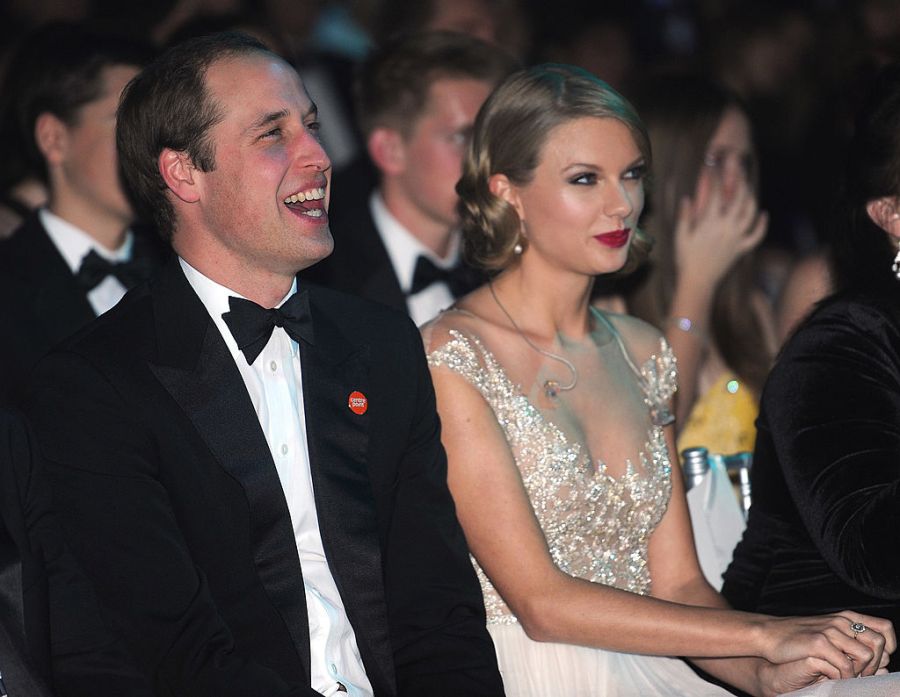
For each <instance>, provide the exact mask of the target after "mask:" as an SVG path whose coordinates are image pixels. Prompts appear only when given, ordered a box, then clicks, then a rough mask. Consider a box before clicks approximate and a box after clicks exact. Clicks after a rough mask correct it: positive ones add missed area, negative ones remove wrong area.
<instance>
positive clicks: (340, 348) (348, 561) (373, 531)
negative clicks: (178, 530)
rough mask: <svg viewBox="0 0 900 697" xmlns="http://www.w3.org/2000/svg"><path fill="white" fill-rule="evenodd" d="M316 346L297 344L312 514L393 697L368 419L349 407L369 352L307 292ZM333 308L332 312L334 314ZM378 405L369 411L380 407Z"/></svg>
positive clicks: (376, 683) (378, 674) (382, 686)
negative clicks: (316, 518)
mask: <svg viewBox="0 0 900 697" xmlns="http://www.w3.org/2000/svg"><path fill="white" fill-rule="evenodd" d="M310 290H311V293H310V307H311V312H312V314H313V322H314V325H315V332H316V334H315V345H309V344H306V343H302V342H301V344H300V356H301V362H302V370H303V401H304V409H305V412H306V423H307V440H308V443H309V458H310V465H311V470H312V479H313V487H314V490H315V497H316V510H317V513H318V518H319V528H320V530H321V534H322V543H323V545H324V548H325V554H326V557H327V558H328V563H329V567H330V569H331V572H332V575H333V576H334V579H335V582H336V584H337V587H338V590H339V591H340V594H341V599H342V600H343V603H344V607H345V608H346V610H347V615H348V617H349V618H350V622H351V624H352V625H353V627H354V629H355V631H356V638H357V642H358V645H359V649H360V652H361V654H362V656H363V660H364V662H365V665H366V672H367V674H368V676H369V679H370V680H371V682H372V685H373V687H374V688H375V691H376V693H383V694H393V693H394V692H395V689H396V688H395V679H394V674H393V671H392V670H391V668H390V666H392V665H393V657H392V653H393V652H392V649H391V645H390V637H389V633H388V621H387V607H386V604H385V591H384V580H383V577H382V568H383V567H382V561H381V548H380V545H379V541H378V534H377V531H378V521H377V517H376V511H375V500H374V496H373V491H372V484H371V480H370V477H369V469H368V468H369V462H368V444H369V433H368V429H369V419H370V417H369V414H368V411H366V412H365V413H362V414H359V413H355V412H354V411H353V410H351V409H350V406H349V398H350V395H351V393H353V392H360V393H362V395H365V396H367V397H368V395H369V385H370V380H369V359H370V356H369V347H368V346H360V345H358V342H354V341H353V340H352V339H350V338H349V337H347V336H346V335H344V334H343V333H342V332H341V331H340V329H339V328H338V327H337V326H336V325H335V324H334V322H333V321H332V319H331V316H332V314H331V313H330V312H328V311H327V310H326V309H325V307H324V306H323V304H322V301H321V296H320V295H319V294H318V293H317V292H316V291H317V289H316V288H311V289H310ZM338 311H339V310H338V309H335V310H334V312H335V313H337V312H338ZM385 406H386V405H384V404H376V405H369V408H385Z"/></svg>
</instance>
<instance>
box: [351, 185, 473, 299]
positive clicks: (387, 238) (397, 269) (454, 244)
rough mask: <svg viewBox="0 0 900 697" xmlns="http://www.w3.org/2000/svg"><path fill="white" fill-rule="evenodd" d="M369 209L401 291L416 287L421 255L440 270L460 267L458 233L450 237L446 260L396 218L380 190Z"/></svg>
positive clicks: (370, 201)
mask: <svg viewBox="0 0 900 697" xmlns="http://www.w3.org/2000/svg"><path fill="white" fill-rule="evenodd" d="M369 210H370V211H371V212H372V220H373V221H374V222H375V228H376V229H377V230H378V234H379V235H381V241H382V242H384V246H385V248H386V249H387V253H388V257H390V259H391V265H392V266H393V267H394V273H395V274H396V276H397V280H398V281H399V283H400V289H401V290H402V291H403V292H404V293H408V292H409V290H410V288H412V282H413V273H414V272H415V270H416V261H417V260H418V258H419V257H420V256H424V257H428V258H429V259H431V261H433V262H434V265H435V266H437V267H438V268H442V269H450V268H453V267H454V266H456V263H457V261H458V260H459V246H460V234H459V231H458V230H454V232H453V235H452V236H451V238H450V251H449V253H448V254H447V256H446V257H445V258H443V259H442V258H441V257H439V256H438V255H437V254H435V253H434V252H432V251H431V250H430V249H428V247H426V246H425V245H424V244H422V243H421V242H420V241H419V240H418V239H417V238H416V237H415V235H413V234H412V233H411V232H410V231H409V230H407V229H406V228H405V227H404V226H403V225H402V224H401V223H400V221H399V220H397V219H396V218H395V217H394V216H393V214H392V213H391V212H390V211H389V210H388V208H387V205H385V203H384V198H383V197H382V196H381V192H380V191H379V190H378V189H376V190H375V191H373V192H372V195H371V196H370V197H369Z"/></svg>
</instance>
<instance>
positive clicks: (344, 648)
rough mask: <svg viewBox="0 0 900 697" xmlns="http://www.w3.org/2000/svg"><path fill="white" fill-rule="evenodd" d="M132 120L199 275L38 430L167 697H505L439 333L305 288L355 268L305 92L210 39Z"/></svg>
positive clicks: (250, 55) (68, 384) (99, 568)
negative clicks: (337, 266) (340, 269)
mask: <svg viewBox="0 0 900 697" xmlns="http://www.w3.org/2000/svg"><path fill="white" fill-rule="evenodd" d="M118 118H119V123H118V136H117V138H118V147H119V154H120V160H121V163H122V168H123V173H124V175H125V176H124V181H125V182H126V183H127V186H128V188H129V193H130V194H131V198H132V200H133V201H134V203H135V204H136V207H137V210H138V212H145V211H146V212H147V213H150V214H153V215H154V218H155V222H156V224H157V226H158V228H159V229H160V230H161V231H162V232H163V233H164V234H166V235H167V236H168V237H169V239H170V240H171V244H172V247H173V249H174V251H175V252H176V254H177V257H176V258H174V259H172V260H171V261H170V262H169V263H168V264H167V265H166V266H165V267H164V268H163V270H162V271H161V272H160V273H159V274H158V275H157V276H156V277H155V278H154V279H153V280H152V281H151V282H150V284H148V285H146V286H142V287H140V288H138V289H136V290H135V291H133V292H132V293H130V294H129V295H128V296H127V297H126V298H125V300H124V301H123V302H121V303H120V304H119V305H118V306H116V307H115V308H114V309H113V310H112V311H110V312H108V313H106V314H105V315H104V316H102V317H100V318H99V319H98V320H96V321H95V322H94V323H93V324H92V325H91V326H90V327H89V328H87V329H86V330H85V331H83V332H81V333H80V334H79V335H77V336H76V337H74V338H73V339H71V340H70V341H68V342H66V343H65V344H64V345H63V346H62V347H61V348H60V349H59V350H57V351H55V352H53V353H51V354H50V355H49V356H47V357H46V358H45V359H44V360H43V361H41V363H40V364H39V365H38V366H37V369H36V371H35V374H34V378H33V381H32V395H33V397H32V399H30V400H29V416H30V417H31V418H32V419H33V424H34V428H35V430H36V432H37V434H38V436H39V438H38V440H39V442H40V443H41V446H42V452H43V455H44V457H45V459H46V461H47V469H48V472H49V475H50V481H51V484H52V485H53V486H52V488H53V494H54V504H55V508H56V511H57V514H58V516H59V517H60V518H61V521H62V523H63V528H64V530H65V531H66V537H67V541H68V542H69V544H70V546H71V548H72V550H73V551H74V553H75V556H76V558H77V559H78V560H79V561H80V562H81V564H82V567H83V568H84V569H85V570H86V571H87V572H88V574H89V576H90V577H91V580H92V581H93V583H94V585H95V587H96V588H97V592H98V595H99V597H100V602H101V605H102V608H103V610H104V612H105V616H106V617H107V618H108V619H109V622H110V623H111V624H112V626H113V627H114V628H115V629H116V630H118V632H119V634H120V635H121V636H122V637H124V639H125V641H126V643H127V645H128V647H129V648H130V650H131V653H132V654H133V655H134V656H135V657H136V659H137V661H138V663H139V665H140V667H141V668H142V669H143V670H144V671H145V672H146V674H147V675H148V676H150V677H151V679H152V680H153V683H154V686H155V689H156V694H157V695H191V697H204V696H209V697H213V696H215V697H229V696H230V695H266V697H280V696H292V697H293V696H301V695H303V696H311V695H317V694H326V695H333V694H343V693H349V694H350V695H378V696H381V695H384V696H390V695H410V696H412V695H429V696H434V695H447V696H448V697H449V696H450V695H454V696H456V695H500V694H502V685H501V682H500V678H499V674H498V671H497V666H496V660H495V657H494V653H493V646H492V643H491V641H490V638H489V636H488V634H487V631H486V627H485V615H484V607H483V601H482V599H481V594H480V590H479V587H478V584H477V580H476V578H475V576H474V572H473V569H472V566H471V564H470V562H469V558H468V552H467V548H466V544H465V539H464V537H463V535H462V532H461V529H460V527H459V525H458V523H457V521H456V517H455V511H454V507H453V503H452V499H451V498H450V494H449V491H448V489H447V485H446V476H447V472H446V458H445V454H444V451H443V448H442V446H441V443H440V427H439V423H438V419H437V414H436V410H435V402H434V393H433V388H432V386H431V382H430V379H429V375H428V370H427V366H426V363H425V358H424V355H423V351H422V345H421V340H420V338H419V336H418V333H417V332H416V330H415V327H414V326H413V324H412V323H411V322H410V321H409V320H408V318H406V317H405V316H403V315H401V314H399V313H397V312H395V311H392V310H390V309H388V308H384V307H382V306H379V305H377V304H374V303H369V302H366V301H364V300H361V299H356V298H353V297H351V296H345V295H343V294H339V293H336V292H334V291H330V290H326V289H322V288H316V287H308V286H307V285H306V284H305V283H298V281H297V280H296V274H297V272H298V271H299V270H301V269H303V268H305V267H306V266H308V265H309V264H312V263H315V262H316V261H317V260H319V259H321V258H322V257H324V256H326V255H327V254H328V253H329V252H330V251H331V248H332V240H331V234H330V232H329V229H328V206H327V203H328V195H329V184H330V181H329V180H330V162H329V160H328V157H327V155H326V154H325V152H324V151H323V150H322V148H321V145H320V144H319V141H318V138H317V130H318V117H317V114H316V108H315V105H314V104H313V103H312V102H311V101H310V99H309V96H308V95H307V93H306V91H305V89H304V87H303V84H302V82H301V81H300V79H299V77H298V76H297V74H296V72H295V71H294V70H293V69H292V68H291V67H290V66H289V65H288V64H287V63H285V62H284V61H283V60H281V59H280V58H278V57H277V56H275V55H274V54H272V53H270V52H269V51H268V50H266V49H265V47H264V46H262V45H261V44H259V43H258V42H256V41H255V40H254V39H251V38H249V37H246V36H244V35H241V34H220V35H213V36H209V37H204V38H201V39H196V40H193V41H190V42H187V43H185V44H182V45H180V46H177V47H175V48H173V49H171V50H170V51H168V52H166V53H165V54H163V55H162V56H161V57H160V58H159V59H158V60H157V61H155V62H154V63H153V64H151V65H150V66H149V67H148V68H146V69H145V70H144V71H143V72H142V73H141V75H140V76H138V77H137V78H136V79H135V80H134V81H133V82H132V83H131V85H130V86H129V87H128V88H127V90H126V92H125V95H124V97H123V101H122V104H121V106H120V109H119V116H118ZM97 697H103V695H102V694H100V693H98V696H97Z"/></svg>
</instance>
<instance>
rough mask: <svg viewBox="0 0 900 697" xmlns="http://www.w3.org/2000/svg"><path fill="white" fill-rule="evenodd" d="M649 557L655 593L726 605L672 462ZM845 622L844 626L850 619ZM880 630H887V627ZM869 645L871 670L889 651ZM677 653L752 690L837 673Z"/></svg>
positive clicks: (787, 686)
mask: <svg viewBox="0 0 900 697" xmlns="http://www.w3.org/2000/svg"><path fill="white" fill-rule="evenodd" d="M666 442H667V444H668V448H669V452H670V453H674V452H675V443H674V433H673V429H672V428H671V427H669V428H667V429H666ZM648 556H649V566H650V576H651V581H652V589H653V590H652V594H653V596H654V597H657V598H661V599H665V600H669V601H672V602H677V603H683V604H686V605H699V606H703V607H711V608H722V609H727V608H728V604H727V602H726V601H725V599H724V598H723V597H722V596H721V595H720V594H719V593H717V592H716V591H715V590H714V589H713V587H712V586H710V585H709V583H708V582H707V581H706V578H705V577H704V576H703V572H702V570H701V569H700V565H699V562H698V560H697V554H696V549H695V547H694V536H693V531H692V529H691V520H690V513H689V511H688V505H687V499H686V498H685V490H684V479H683V477H682V476H681V473H680V471H679V469H678V467H677V465H676V466H675V467H673V471H672V497H671V499H670V501H669V506H668V508H667V510H666V514H665V516H663V519H662V521H661V522H660V524H659V525H658V526H657V528H656V530H654V532H653V535H652V536H651V538H650V545H649V549H648ZM811 619H813V618H811ZM847 624H848V625H849V619H847ZM879 626H882V627H884V625H879ZM839 629H844V628H843V627H839ZM885 631H888V630H887V629H886V627H885ZM874 648H875V649H876V651H875V652H874V654H873V657H872V660H871V661H870V662H869V664H868V665H867V666H866V668H867V669H869V670H870V671H875V670H878V669H879V668H881V667H883V666H884V665H885V664H886V663H887V658H888V656H889V654H888V653H884V654H881V652H880V651H878V650H877V649H878V647H877V646H876V647H874ZM681 655H684V656H688V657H693V658H692V662H693V663H695V664H696V665H697V666H699V667H700V668H702V669H703V670H705V671H706V672H708V673H709V674H710V675H714V676H716V677H717V678H720V679H722V680H725V681H726V682H728V683H729V684H731V685H735V686H736V687H739V688H741V689H742V690H745V691H747V692H749V693H751V694H764V695H768V694H781V693H783V692H789V691H791V690H795V689H799V688H800V687H803V686H804V685H808V684H810V683H812V682H814V681H815V680H817V679H819V678H821V677H829V678H835V677H838V676H839V671H838V670H836V669H835V666H832V665H830V664H828V663H827V661H823V660H822V659H821V658H812V659H811V660H803V661H798V662H793V663H789V664H783V665H776V664H773V663H770V662H769V661H766V660H763V659H761V658H738V657H733V658H732V657H729V658H725V659H723V658H703V657H700V656H701V655H700V654H698V653H687V654H681ZM738 655H739V654H734V656H738ZM861 670H862V666H856V671H857V672H860V671H861Z"/></svg>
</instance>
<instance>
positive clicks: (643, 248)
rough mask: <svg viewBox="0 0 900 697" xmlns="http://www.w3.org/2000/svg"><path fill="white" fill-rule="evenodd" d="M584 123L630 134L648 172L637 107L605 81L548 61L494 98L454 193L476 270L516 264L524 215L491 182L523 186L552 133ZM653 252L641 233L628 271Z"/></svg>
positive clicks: (483, 114)
mask: <svg viewBox="0 0 900 697" xmlns="http://www.w3.org/2000/svg"><path fill="white" fill-rule="evenodd" d="M583 117H596V118H603V119H616V120H617V121H620V122H622V123H623V124H625V126H626V127H627V128H628V130H629V131H631V135H632V137H633V138H634V141H635V143H636V145H637V147H638V149H639V150H640V152H641V155H642V156H643V158H644V160H645V162H646V164H647V167H648V169H649V167H650V139H649V138H648V137H647V132H646V130H645V129H644V125H643V124H642V123H641V120H640V119H639V118H638V115H637V112H635V110H634V108H633V107H632V106H631V105H630V104H629V103H628V102H627V101H626V100H625V98H624V97H622V96H621V95H620V94H619V93H618V92H616V91H615V90H614V89H613V88H612V87H610V86H609V85H607V84H606V83H605V82H603V81H602V80H600V79H599V78H597V77H595V76H594V75H592V74H591V73H589V72H588V71H586V70H583V69H582V68H577V67H575V66H572V65H561V64H554V63H547V64H543V65H537V66H534V67H532V68H527V69H525V70H520V71H519V72H516V73H513V74H512V75H511V76H510V77H509V78H507V79H506V80H505V81H504V82H503V83H501V84H500V86H499V87H498V88H497V89H496V90H495V91H494V92H493V94H491V96H490V97H488V99H487V101H486V102H485V103H484V106H482V107H481V111H480V112H479V113H478V118H477V119H476V120H475V127H474V131H473V134H472V140H471V142H470V144H469V148H468V151H467V153H466V157H465V160H464V162H463V174H462V178H461V179H460V180H459V183H458V184H457V185H456V191H457V193H458V194H459V211H460V219H461V223H462V230H463V240H464V245H465V247H464V251H465V256H466V259H467V260H468V261H469V263H471V264H472V265H474V266H477V267H480V268H483V269H486V270H489V271H499V270H502V269H505V268H506V267H508V266H509V265H510V264H511V263H512V262H513V260H514V259H515V258H516V252H515V247H516V245H517V244H524V243H525V240H522V239H521V237H520V231H521V223H520V221H519V216H518V214H517V213H516V210H515V208H513V207H512V206H511V205H510V204H508V203H507V202H506V201H504V200H503V199H501V198H500V197H498V196H495V195H494V194H492V193H491V191H490V188H489V186H488V180H489V178H490V177H491V175H493V174H505V175H506V176H507V177H508V178H509V180H510V182H512V183H513V184H515V185H517V186H522V185H524V184H527V183H528V182H530V181H531V179H532V177H533V176H534V169H535V167H537V165H538V162H539V159H540V154H541V150H542V148H543V146H544V143H545V142H546V140H547V136H548V135H549V134H550V132H551V131H552V130H553V129H554V128H556V127H557V126H560V125H562V124H564V123H566V122H568V121H571V120H573V119H579V118H583ZM649 249H650V242H649V239H648V238H647V237H645V236H644V235H643V233H641V232H640V231H638V232H637V234H636V235H635V238H634V241H633V242H632V245H631V249H630V251H629V255H628V261H627V262H626V264H625V267H624V268H623V269H622V271H630V270H632V269H634V268H636V267H637V266H638V265H639V264H640V263H641V262H642V261H643V259H644V258H646V256H647V253H648V252H649Z"/></svg>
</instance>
